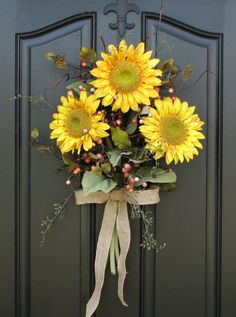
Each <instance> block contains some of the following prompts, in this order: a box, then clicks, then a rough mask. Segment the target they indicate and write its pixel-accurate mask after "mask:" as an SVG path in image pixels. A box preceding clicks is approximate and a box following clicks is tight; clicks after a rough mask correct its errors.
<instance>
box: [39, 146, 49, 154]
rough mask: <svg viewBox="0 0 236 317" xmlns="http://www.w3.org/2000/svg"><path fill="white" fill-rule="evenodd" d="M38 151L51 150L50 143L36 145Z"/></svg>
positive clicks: (45, 151)
mask: <svg viewBox="0 0 236 317" xmlns="http://www.w3.org/2000/svg"><path fill="white" fill-rule="evenodd" d="M36 151H38V152H40V153H47V152H49V146H48V145H39V146H37V147H36Z"/></svg>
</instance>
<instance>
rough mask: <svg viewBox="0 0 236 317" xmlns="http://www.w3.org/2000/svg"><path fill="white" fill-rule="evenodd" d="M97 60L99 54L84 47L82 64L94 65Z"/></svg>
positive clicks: (81, 52) (81, 54)
mask: <svg viewBox="0 0 236 317" xmlns="http://www.w3.org/2000/svg"><path fill="white" fill-rule="evenodd" d="M96 59H97V54H96V52H95V51H94V50H93V49H91V48H90V47H82V50H81V51H80V60H81V61H82V62H87V63H89V62H90V63H93V62H95V61H96Z"/></svg>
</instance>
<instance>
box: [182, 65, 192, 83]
mask: <svg viewBox="0 0 236 317" xmlns="http://www.w3.org/2000/svg"><path fill="white" fill-rule="evenodd" d="M192 71H193V66H192V65H191V64H189V65H187V66H186V67H185V68H184V70H183V81H187V80H189V77H190V73H191V72H192Z"/></svg>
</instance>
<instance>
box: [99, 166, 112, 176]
mask: <svg viewBox="0 0 236 317" xmlns="http://www.w3.org/2000/svg"><path fill="white" fill-rule="evenodd" d="M101 169H102V172H103V173H104V174H106V175H109V174H110V173H111V164H110V163H103V164H101Z"/></svg>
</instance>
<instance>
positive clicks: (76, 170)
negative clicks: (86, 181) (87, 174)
mask: <svg viewBox="0 0 236 317" xmlns="http://www.w3.org/2000/svg"><path fill="white" fill-rule="evenodd" d="M80 171H81V170H80V168H79V167H76V168H75V169H74V170H73V173H74V174H79V172H80Z"/></svg>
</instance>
